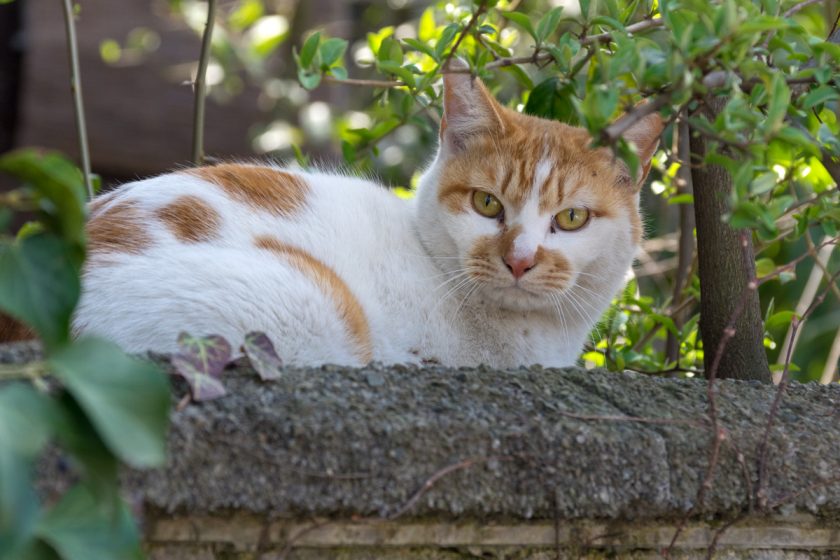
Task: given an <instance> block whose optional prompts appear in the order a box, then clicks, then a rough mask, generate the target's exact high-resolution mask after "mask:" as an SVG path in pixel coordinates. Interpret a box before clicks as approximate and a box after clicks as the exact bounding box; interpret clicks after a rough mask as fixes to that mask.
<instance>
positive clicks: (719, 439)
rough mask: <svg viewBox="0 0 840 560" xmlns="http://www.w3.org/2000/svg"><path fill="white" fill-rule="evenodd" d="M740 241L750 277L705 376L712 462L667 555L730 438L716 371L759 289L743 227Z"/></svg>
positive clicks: (702, 498) (701, 497)
mask: <svg viewBox="0 0 840 560" xmlns="http://www.w3.org/2000/svg"><path fill="white" fill-rule="evenodd" d="M740 240H741V249H742V254H743V257H744V260H745V261H750V262H749V263H747V262H745V265H746V269H747V271H748V274H749V278H748V280H747V285H746V286H744V291H743V292H742V294H741V299H740V300H739V301H738V305H736V306H735V310H734V312H733V313H732V316H731V317H730V318H729V322H728V323H727V325H726V327H725V328H724V329H723V336H722V337H721V339H720V342H718V345H717V348H716V349H715V355H714V359H713V360H712V364H711V366H710V367H709V371H708V372H707V375H706V377H707V378H708V383H707V385H706V398H707V400H708V402H709V412H708V416H709V422H710V424H711V429H712V438H713V439H712V447H711V449H710V451H709V465H708V466H707V467H706V474H705V476H704V477H703V482H702V483H701V485H700V489H699V490H698V491H697V499H696V500H695V503H694V506H693V507H692V508H691V509H690V510H689V511H688V512H687V513H686V515H685V516H684V517H683V518H682V519H681V520H680V522H679V524H678V525H677V529H676V531H674V536H673V537H672V538H671V542H670V544H669V545H668V548H667V549H666V550H665V554H666V556H670V554H671V551H672V550H673V549H674V546H675V545H676V543H677V539H678V538H679V536H680V534H681V533H682V531H683V529H684V528H685V524H686V523H687V522H688V518H689V517H690V516H691V515H692V514H693V513H694V512H695V511H698V510H700V509H701V508H702V507H703V503H704V502H705V499H706V493H707V492H708V490H709V489H711V487H712V483H713V481H714V478H715V471H716V469H717V464H718V460H719V459H720V447H721V444H722V443H723V442H724V441H726V440H727V439H728V437H727V432H726V430H725V429H724V428H723V427H721V426H720V424H719V421H718V413H717V400H716V396H715V382H716V381H717V371H718V368H719V367H720V362H721V359H722V358H723V354H724V351H725V350H726V347H727V346H728V345H729V341H730V340H732V338H733V337H734V336H735V325H737V324H738V320H739V319H740V318H741V315H742V314H743V313H744V310H745V309H746V307H747V302H748V301H749V299H750V295H751V294H752V293H753V292H755V290H757V289H758V283H757V282H756V280H755V267H754V266H753V265H752V259H751V258H750V255H749V238H748V237H747V233H746V232H745V231H743V230H741V232H740Z"/></svg>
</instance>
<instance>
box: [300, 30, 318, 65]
mask: <svg viewBox="0 0 840 560" xmlns="http://www.w3.org/2000/svg"><path fill="white" fill-rule="evenodd" d="M320 42H321V32H320V31H316V32H315V33H313V34H312V35H310V36H309V37H308V38H307V39H306V41H304V43H303V47H302V48H301V49H300V66H301V68H309V67H310V66H312V61H313V60H314V59H315V53H317V52H318V43H320Z"/></svg>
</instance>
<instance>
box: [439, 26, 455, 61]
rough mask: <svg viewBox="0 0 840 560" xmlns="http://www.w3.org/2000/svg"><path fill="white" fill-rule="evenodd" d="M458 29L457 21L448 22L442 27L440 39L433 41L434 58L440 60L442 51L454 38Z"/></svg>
mask: <svg viewBox="0 0 840 560" xmlns="http://www.w3.org/2000/svg"><path fill="white" fill-rule="evenodd" d="M460 29H461V27H460V26H459V25H458V24H457V23H450V24H449V25H447V26H446V27H444V28H443V32H442V33H441V34H440V39H438V41H437V43H435V55H436V56H435V60H440V59H441V57H443V53H444V52H445V51H446V49H447V47H449V45H450V44H451V43H452V41H453V40H454V39H455V35H457V34H458V31H459V30H460Z"/></svg>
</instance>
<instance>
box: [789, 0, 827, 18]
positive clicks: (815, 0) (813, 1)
mask: <svg viewBox="0 0 840 560" xmlns="http://www.w3.org/2000/svg"><path fill="white" fill-rule="evenodd" d="M822 2H823V0H805V1H804V2H800V3H799V4H796V5H794V6H791V8H790V9H788V10H787V11H786V12H785V13H783V14H782V17H790V16H792V15H794V14H796V13H798V12H801V11H802V10H804V9H805V8H807V7H808V6H812V5H814V4H820V3H822Z"/></svg>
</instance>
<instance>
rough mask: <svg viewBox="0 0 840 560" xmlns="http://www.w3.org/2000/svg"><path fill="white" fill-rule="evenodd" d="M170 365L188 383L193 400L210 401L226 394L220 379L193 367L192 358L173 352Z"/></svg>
mask: <svg viewBox="0 0 840 560" xmlns="http://www.w3.org/2000/svg"><path fill="white" fill-rule="evenodd" d="M172 365H173V366H174V367H175V371H176V372H177V373H178V374H179V375H180V376H181V377H183V378H184V379H186V380H187V383H189V384H190V390H191V392H192V398H193V400H194V401H210V400H213V399H218V398H219V397H223V396H224V395H225V394H226V391H225V387H224V385H222V382H221V381H219V380H218V379H216V378H215V377H211V376H209V375H207V374H205V373H202V372H201V371H200V370H198V369H197V368H196V367H195V363H194V362H193V360H192V359H190V358H188V357H187V356H184V355H183V354H175V355H174V356H172Z"/></svg>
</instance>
